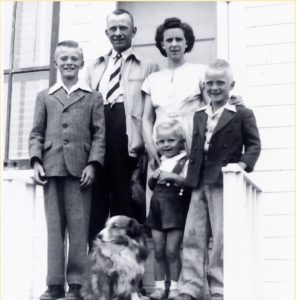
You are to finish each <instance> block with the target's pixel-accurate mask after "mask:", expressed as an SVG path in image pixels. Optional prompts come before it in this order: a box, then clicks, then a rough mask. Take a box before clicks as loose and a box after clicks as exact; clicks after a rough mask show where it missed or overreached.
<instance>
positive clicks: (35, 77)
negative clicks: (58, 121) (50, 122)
mask: <svg viewBox="0 0 296 300" xmlns="http://www.w3.org/2000/svg"><path fill="white" fill-rule="evenodd" d="M48 76H49V73H48V71H41V72H32V73H24V74H16V75H14V76H13V86H12V97H11V101H12V103H11V123H10V137H9V139H10V141H9V159H27V158H28V157H29V155H28V137H29V133H30V130H31V128H32V124H33V115H34V107H35V100H36V96H37V93H38V92H39V91H41V90H42V89H45V88H47V87H48Z"/></svg>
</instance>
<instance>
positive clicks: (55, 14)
mask: <svg viewBox="0 0 296 300" xmlns="http://www.w3.org/2000/svg"><path fill="white" fill-rule="evenodd" d="M17 5H18V2H17V1H15V2H14V3H13V10H12V30H11V41H10V61H9V65H10V67H11V68H10V69H4V72H3V75H4V76H8V78H7V109H6V115H7V116H6V124H5V125H4V127H5V147H4V162H3V165H4V168H18V169H28V168H30V165H29V159H13V160H12V159H9V140H10V123H11V103H12V87H13V75H14V74H20V73H29V72H30V73H31V72H39V71H48V72H49V82H48V86H51V85H53V84H54V83H55V82H56V80H57V71H56V69H55V67H54V65H53V61H54V51H55V47H56V45H57V43H58V39H59V27H60V2H57V1H54V2H53V8H52V19H51V40H50V59H49V65H46V66H37V67H25V68H14V65H13V63H14V51H15V47H14V46H15V34H16V32H15V25H16V13H17Z"/></svg>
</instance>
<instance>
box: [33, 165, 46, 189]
mask: <svg viewBox="0 0 296 300" xmlns="http://www.w3.org/2000/svg"><path fill="white" fill-rule="evenodd" d="M33 169H34V180H35V182H36V184H40V185H45V184H46V183H47V179H46V177H45V172H44V169H43V166H42V165H41V164H40V162H39V161H37V160H36V161H35V162H34V166H33Z"/></svg>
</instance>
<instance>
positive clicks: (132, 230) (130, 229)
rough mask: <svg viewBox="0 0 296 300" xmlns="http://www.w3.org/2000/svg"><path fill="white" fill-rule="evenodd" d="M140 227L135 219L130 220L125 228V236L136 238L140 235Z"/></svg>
mask: <svg viewBox="0 0 296 300" xmlns="http://www.w3.org/2000/svg"><path fill="white" fill-rule="evenodd" d="M142 232H143V230H142V225H140V224H139V223H138V222H137V221H136V220H135V219H131V220H130V221H129V223H128V226H127V231H126V234H127V235H128V236H129V237H131V238H137V237H139V236H140V235H141V234H142Z"/></svg>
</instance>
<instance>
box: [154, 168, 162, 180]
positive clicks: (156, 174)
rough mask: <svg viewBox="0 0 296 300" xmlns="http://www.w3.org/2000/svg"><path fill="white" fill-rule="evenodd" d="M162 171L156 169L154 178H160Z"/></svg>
mask: <svg viewBox="0 0 296 300" xmlns="http://www.w3.org/2000/svg"><path fill="white" fill-rule="evenodd" d="M160 173H161V171H160V170H159V169H156V170H155V171H154V172H153V174H152V178H154V179H158V178H159V176H160Z"/></svg>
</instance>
